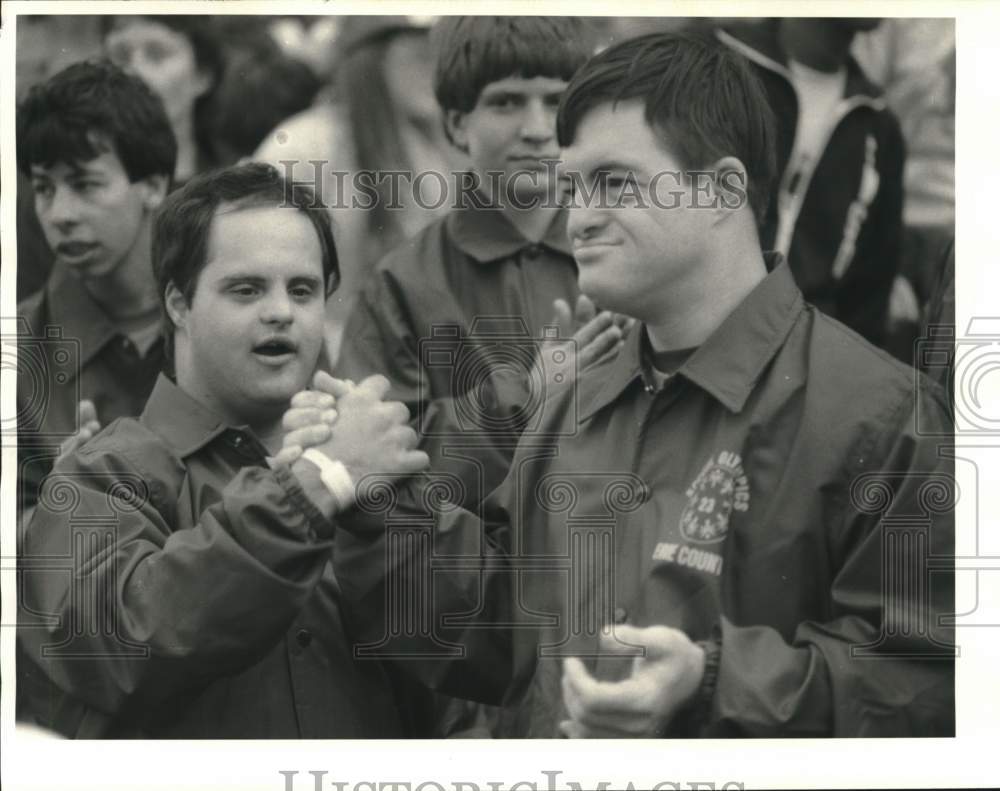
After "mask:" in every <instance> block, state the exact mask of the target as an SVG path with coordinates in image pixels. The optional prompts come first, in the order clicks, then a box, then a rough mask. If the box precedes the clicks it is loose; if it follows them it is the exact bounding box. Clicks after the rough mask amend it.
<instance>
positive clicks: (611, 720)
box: [559, 625, 705, 739]
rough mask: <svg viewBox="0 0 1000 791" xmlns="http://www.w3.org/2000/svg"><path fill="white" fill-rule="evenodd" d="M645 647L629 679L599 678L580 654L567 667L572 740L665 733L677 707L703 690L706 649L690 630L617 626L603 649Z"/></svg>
mask: <svg viewBox="0 0 1000 791" xmlns="http://www.w3.org/2000/svg"><path fill="white" fill-rule="evenodd" d="M622 643H630V644H633V645H640V646H642V647H643V648H645V656H639V657H636V658H635V660H634V661H633V664H632V675H631V676H629V678H627V679H625V680H624V681H617V682H614V681H598V680H597V679H595V678H594V677H593V676H591V675H590V673H588V672H587V668H586V667H585V666H584V664H583V662H581V661H580V660H579V659H577V658H576V657H570V658H568V659H566V661H565V663H564V665H563V679H562V692H563V701H564V703H565V704H566V710H567V711H568V712H569V716H570V719H568V720H564V721H563V722H562V723H560V725H559V728H560V730H561V731H562V733H563V735H565V736H569V737H570V738H604V739H613V738H642V737H655V736H659V735H662V733H663V731H664V729H665V728H666V726H667V725H669V723H670V721H671V720H672V719H673V717H674V715H675V714H676V713H677V711H678V710H679V709H680V708H681V707H682V706H684V704H686V703H687V702H688V701H689V700H690V699H691V698H692V697H693V696H694V695H695V693H697V691H698V688H699V686H700V685H701V679H702V676H703V675H704V673H705V651H704V649H702V648H701V646H699V645H697V644H696V643H693V642H692V641H691V640H690V638H688V636H687V635H686V634H684V632H682V631H680V630H678V629H671V628H669V627H666V626H650V627H646V628H639V627H635V626H627V625H620V626H615V628H614V635H613V636H612V635H607V636H605V635H603V634H602V635H601V648H602V649H604V650H608V651H609V652H616V653H620V652H621V648H622V646H621V644H622Z"/></svg>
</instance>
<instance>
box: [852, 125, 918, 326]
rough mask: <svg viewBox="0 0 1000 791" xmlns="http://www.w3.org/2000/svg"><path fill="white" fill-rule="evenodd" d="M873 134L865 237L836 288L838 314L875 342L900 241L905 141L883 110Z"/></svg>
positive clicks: (884, 316) (896, 267) (897, 261)
mask: <svg viewBox="0 0 1000 791" xmlns="http://www.w3.org/2000/svg"><path fill="white" fill-rule="evenodd" d="M882 122H883V123H882V134H881V135H880V139H879V140H878V153H877V155H876V169H877V171H878V174H879V188H878V192H877V193H876V196H875V199H874V201H873V202H872V205H871V206H870V207H869V210H868V218H867V220H866V221H865V223H864V230H863V231H862V233H863V235H864V237H865V241H864V243H863V245H861V246H859V249H858V252H857V260H855V261H854V262H853V263H852V264H851V266H850V268H849V270H848V274H847V275H846V276H845V279H844V282H843V283H842V287H841V288H840V289H839V290H838V294H837V302H838V306H837V315H838V317H839V318H840V319H841V320H842V321H843V322H844V323H845V324H847V325H848V326H849V327H851V328H852V329H854V330H856V331H857V332H859V333H861V334H862V335H864V336H865V338H867V339H868V340H869V341H871V342H872V343H874V344H880V343H881V342H882V340H883V338H884V336H885V329H886V327H885V325H886V321H887V319H888V317H889V294H890V292H891V291H892V284H893V282H894V281H895V279H896V275H897V274H899V272H900V266H901V256H902V244H903V166H904V162H905V159H906V145H905V143H904V141H903V134H902V132H901V131H900V127H899V122H898V121H897V120H896V117H895V116H894V115H892V113H890V112H888V111H886V112H884V113H883V118H882Z"/></svg>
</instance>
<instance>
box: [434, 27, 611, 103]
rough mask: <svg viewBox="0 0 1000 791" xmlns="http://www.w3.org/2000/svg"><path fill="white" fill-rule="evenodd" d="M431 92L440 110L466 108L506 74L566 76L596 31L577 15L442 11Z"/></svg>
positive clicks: (579, 63) (585, 53) (590, 47)
mask: <svg viewBox="0 0 1000 791" xmlns="http://www.w3.org/2000/svg"><path fill="white" fill-rule="evenodd" d="M432 35H433V40H434V47H435V51H436V64H435V69H434V94H435V96H436V97H437V100H438V104H439V105H441V109H442V110H458V111H460V112H465V113H467V112H469V111H471V110H472V109H473V108H474V107H475V106H476V103H477V102H478V101H479V95H480V94H481V93H482V90H483V88H485V87H486V86H487V85H489V84H490V83H491V82H497V81H498V80H503V79H506V78H507V77H513V76H517V77H524V78H526V79H531V78H532V77H552V78H557V79H562V80H569V79H570V77H572V76H573V74H574V72H576V70H577V69H579V68H580V66H582V65H583V63H584V61H586V60H587V58H588V57H589V56H590V54H591V53H592V52H593V50H594V42H595V39H596V36H595V35H594V33H593V31H591V30H590V28H588V27H587V25H586V23H584V22H583V21H582V20H580V19H579V18H576V17H552V16H453V17H442V18H441V19H440V20H439V21H438V22H437V24H436V25H435V26H434V30H433V33H432Z"/></svg>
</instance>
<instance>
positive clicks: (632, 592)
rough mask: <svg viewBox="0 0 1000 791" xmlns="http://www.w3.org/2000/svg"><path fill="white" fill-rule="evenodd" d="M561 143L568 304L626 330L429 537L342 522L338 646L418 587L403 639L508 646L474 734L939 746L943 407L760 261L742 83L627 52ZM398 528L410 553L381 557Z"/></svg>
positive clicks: (592, 90) (762, 113)
mask: <svg viewBox="0 0 1000 791" xmlns="http://www.w3.org/2000/svg"><path fill="white" fill-rule="evenodd" d="M558 127H559V130H560V143H561V144H562V145H563V159H564V164H565V167H566V169H567V171H569V172H572V173H575V174H577V186H578V188H579V189H578V191H577V193H576V194H575V195H574V198H573V200H572V203H571V205H570V208H569V219H568V224H567V230H568V233H569V237H570V240H571V241H572V244H573V251H574V255H575V257H576V261H577V264H578V265H579V270H580V273H579V278H580V288H581V289H582V290H583V291H584V292H585V293H586V294H588V295H589V296H590V297H591V298H593V299H594V300H595V301H597V302H598V303H599V304H601V305H603V306H606V307H608V308H609V309H612V310H617V311H621V312H624V313H627V314H628V315H632V316H635V317H636V318H637V319H639V321H641V325H640V326H639V327H637V328H636V330H635V331H633V332H632V333H631V334H630V336H629V338H628V339H627V341H626V344H625V346H624V348H623V349H622V350H621V351H620V352H619V353H618V355H617V356H616V357H613V358H610V359H608V360H606V361H603V362H602V363H600V364H598V365H595V366H593V367H592V368H590V369H588V370H586V371H584V372H583V374H582V376H581V378H580V379H579V380H578V381H577V383H576V387H575V388H567V389H566V390H564V391H561V392H559V393H558V394H556V395H555V396H554V397H553V398H552V399H550V401H549V402H548V403H547V404H546V409H545V412H544V417H543V418H542V421H541V425H540V426H539V427H538V428H537V431H536V436H535V440H536V441H533V442H531V443H528V444H522V445H521V446H520V447H519V448H518V451H517V453H516V454H515V457H514V460H513V463H512V465H511V473H510V475H509V476H508V478H507V479H506V481H505V482H504V484H503V485H502V486H501V487H500V488H499V489H498V490H497V491H496V492H494V493H493V494H492V495H491V496H490V497H489V498H488V500H487V502H486V503H485V504H484V506H483V509H482V515H483V517H482V518H480V517H479V515H478V514H477V515H472V514H470V513H468V512H465V511H462V510H460V509H454V508H442V509H437V512H436V513H434V514H433V515H432V517H431V519H430V520H428V517H427V513H426V511H427V506H426V503H427V498H426V497H424V498H421V497H420V493H419V491H413V490H408V491H404V492H402V493H401V496H400V498H399V501H398V502H393V503H392V520H391V522H388V523H387V524H386V525H385V526H383V525H374V524H372V523H371V520H367V521H361V520H352V519H350V518H345V519H343V520H342V521H341V523H340V528H341V529H340V530H339V531H338V536H337V551H336V567H337V570H338V574H339V575H340V578H341V581H342V584H343V586H344V589H345V591H347V592H348V597H349V599H350V600H351V602H352V607H351V611H352V617H353V618H355V619H356V622H357V624H359V628H360V629H361V631H362V634H363V635H364V634H365V630H367V629H370V630H371V635H370V637H372V638H375V639H377V638H379V637H381V636H383V635H386V634H389V635H392V634H394V633H393V632H392V631H391V627H392V625H393V624H394V620H393V618H394V617H395V614H394V613H393V611H392V610H391V609H388V608H386V607H385V604H384V603H385V602H386V601H390V599H386V598H384V597H385V595H387V594H388V593H390V592H393V591H399V590H414V591H416V590H420V587H419V585H420V584H421V583H420V581H421V580H422V579H425V578H426V577H428V575H431V574H433V579H434V582H435V585H436V588H435V591H436V592H442V591H443V592H446V593H447V595H444V594H442V595H439V596H438V598H437V599H436V600H435V601H434V606H433V608H432V609H431V610H430V612H429V613H428V614H427V615H426V617H427V621H428V622H429V623H432V624H438V623H451V624H455V623H464V624H466V625H467V627H468V628H470V629H472V628H478V629H480V630H483V631H485V632H487V633H490V634H491V635H492V636H493V638H494V639H495V640H498V641H499V639H500V637H501V636H502V635H503V634H505V633H506V634H507V636H508V638H509V639H510V640H511V641H512V644H513V668H514V678H513V682H512V684H511V685H510V686H509V688H508V691H507V706H506V707H505V712H504V717H503V719H502V721H501V727H500V729H499V731H498V732H499V734H500V735H508V736H533V737H542V738H551V737H553V736H555V735H558V734H560V733H561V734H562V735H565V736H571V737H611V736H618V737H623V736H624V737H652V736H702V737H723V736H743V737H778V736H786V737H787V736H917V735H919V736H949V735H954V727H955V725H954V723H955V710H954V647H953V645H952V641H951V639H950V633H951V630H950V629H949V628H948V627H947V626H946V625H945V624H944V623H943V619H945V618H947V616H948V614H949V613H952V612H953V611H954V610H953V598H954V592H953V585H954V581H953V578H952V577H953V575H952V574H951V573H949V571H948V569H946V568H944V566H943V565H942V566H941V567H940V568H935V567H932V566H930V565H929V564H930V563H931V562H933V561H931V560H929V559H931V558H942V559H947V558H949V557H951V556H952V554H953V552H954V521H953V511H952V508H953V504H954V489H953V487H954V478H953V475H952V471H951V467H952V464H951V461H950V460H949V458H950V457H949V441H948V440H947V439H946V436H947V434H948V432H949V430H950V426H951V423H950V419H949V416H948V413H947V408H946V402H945V400H944V398H943V394H942V392H941V391H940V389H939V388H937V387H936V386H935V385H934V384H933V383H931V382H928V381H925V382H923V383H922V386H921V387H920V388H914V386H913V375H914V374H913V371H912V370H910V369H908V368H907V367H905V366H903V365H901V364H899V363H897V362H895V361H893V360H892V359H891V358H889V357H888V355H886V354H884V353H882V352H880V351H879V350H877V349H876V348H874V347H873V346H871V345H869V344H868V343H867V342H866V341H864V340H863V339H862V338H860V337H859V336H858V335H857V334H855V333H853V332H851V331H850V330H849V329H847V328H846V327H844V326H843V325H841V324H840V323H838V322H837V321H835V320H834V319H831V318H829V317H828V316H826V315H824V314H823V313H821V312H820V311H818V310H817V309H816V308H814V307H812V306H810V305H808V304H807V303H806V302H805V301H804V300H803V297H802V293H801V291H800V290H799V289H798V288H797V286H796V285H795V282H794V280H793V278H792V275H791V272H790V271H789V267H788V265H787V264H785V263H784V262H783V261H782V259H781V256H780V255H776V254H773V253H765V252H764V251H763V250H762V249H761V245H760V239H759V236H758V229H757V221H756V216H755V215H756V211H757V210H759V209H761V208H762V201H761V199H759V198H758V197H756V196H757V195H759V194H760V188H763V187H764V186H765V185H766V184H767V183H768V181H769V179H770V172H769V164H768V162H769V158H768V156H767V151H768V149H769V147H770V145H771V142H770V138H771V136H772V134H773V132H772V127H773V122H772V120H771V119H770V115H769V110H768V105H767V99H766V96H765V94H764V92H763V90H762V88H761V85H760V81H759V79H758V78H757V77H756V76H755V75H754V74H753V72H752V70H751V67H750V65H749V64H748V63H747V62H746V61H745V60H744V59H743V58H742V57H740V56H738V55H737V54H735V53H734V52H732V51H731V50H729V49H727V48H725V47H723V46H722V45H721V44H719V43H718V42H717V41H715V40H714V39H713V38H712V37H710V36H709V37H706V36H699V35H694V34H654V35H649V36H644V37H639V38H636V39H633V40H629V41H626V42H623V43H621V44H618V45H615V46H612V47H610V48H609V49H607V50H605V51H603V52H602V53H600V54H599V55H596V56H595V57H594V58H593V59H591V60H590V61H589V62H588V63H587V64H586V65H585V66H583V68H581V70H580V71H579V72H578V73H577V74H576V75H575V76H574V78H573V79H572V80H571V81H570V84H569V86H568V87H567V89H566V92H565V94H564V97H563V103H562V107H561V110H560V114H559V124H558ZM692 137H694V138H695V139H691V138H692ZM743 157H747V158H749V157H762V158H761V159H760V160H758V161H749V162H744V161H743V159H742V158H743ZM662 174H667V176H666V177H664V178H659V177H660V176H661V175H662ZM598 184H603V185H604V187H605V188H606V191H607V194H608V197H609V201H608V202H603V201H594V200H589V199H588V198H587V197H586V195H584V194H583V193H584V191H586V192H587V193H591V192H592V191H593V190H594V189H595V188H596V186H597V185H598ZM733 185H746V192H745V193H741V192H740V191H739V190H736V189H734V188H733ZM765 194H766V190H765ZM755 203H756V204H757V205H755ZM859 394H860V395H859ZM917 416H919V420H920V424H919V425H917V422H916V420H917ZM286 419H288V420H291V419H292V417H291V416H290V417H289V418H286ZM936 436H940V437H942V441H941V443H940V444H939V442H938V441H936V439H935V437H936ZM540 437H545V438H548V441H547V443H539V442H538V441H537V440H538V438H540ZM299 439H301V437H300V436H294V435H290V436H289V438H288V440H289V442H293V443H294V442H297V441H298V440H299ZM431 481H432V484H431V485H433V477H432V478H431ZM439 483H440V482H439ZM408 514H412V517H413V519H412V521H410V522H409V523H408V521H407V515H408ZM908 520H915V521H908ZM428 521H430V522H432V523H433V526H432V527H429V526H427V524H428ZM401 526H405V528H402V529H403V535H405V530H406V529H409V530H414V529H421V530H424V529H426V530H428V531H429V533H430V535H429V538H428V540H429V541H430V543H431V546H432V547H433V552H432V553H430V559H424V560H422V561H421V560H419V559H415V558H414V556H412V555H406V554H403V555H401V554H400V553H398V552H397V553H389V552H388V551H387V545H388V547H394V546H399V544H398V542H399V541H400V540H401V539H402V535H400V532H399V531H400V530H401ZM455 558H461V560H462V566H461V567H459V566H458V564H455V565H454V566H447V563H448V561H450V560H451V559H455ZM932 569H933V572H934V573H933V574H932V573H931V571H932ZM903 570H905V571H903ZM897 573H901V574H907V575H908V574H911V573H912V574H914V575H917V576H916V577H915V579H918V580H920V581H919V582H917V583H916V584H915V585H914V586H912V587H909V586H908V585H907V583H904V582H903V581H902V579H900V578H897V577H896V576H895V575H896V574H897ZM906 579H907V580H909V579H911V578H910V577H908V576H907V577H906ZM387 586H391V587H387ZM511 610H513V614H511V612H510V611H511ZM904 613H906V614H907V615H903V614H904ZM907 617H912V618H914V619H915V620H913V621H906V622H905V623H906V625H905V626H904V622H903V621H902V620H900V619H902V618H907ZM918 624H919V625H918ZM511 626H513V627H515V628H513V629H511ZM387 630H388V631H387ZM406 636H407V637H408V638H409V637H411V635H409V634H407V635H406ZM434 638H435V635H433V634H431V635H429V636H427V637H426V638H425V643H426V648H427V649H428V650H430V649H432V648H433V646H434V644H435V641H434ZM393 647H394V646H393V645H392V644H391V643H390V645H389V646H388V650H391V649H392V648H393ZM399 647H400V648H402V647H403V645H402V643H400V644H399ZM405 647H407V648H409V650H411V651H413V652H415V653H419V650H418V649H421V648H424V643H415V644H407V645H406V646H405ZM501 655H502V654H501ZM427 683H431V684H434V683H438V684H439V686H440V679H439V678H428V679H427Z"/></svg>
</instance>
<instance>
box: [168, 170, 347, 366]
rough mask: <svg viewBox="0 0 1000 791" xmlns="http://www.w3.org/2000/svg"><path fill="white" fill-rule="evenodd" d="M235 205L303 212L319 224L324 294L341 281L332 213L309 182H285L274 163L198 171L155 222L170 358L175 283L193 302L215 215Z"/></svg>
mask: <svg viewBox="0 0 1000 791" xmlns="http://www.w3.org/2000/svg"><path fill="white" fill-rule="evenodd" d="M224 204H225V205H229V206H232V207H234V208H239V209H248V208H262V207H271V208H282V209H291V210H295V211H300V212H302V213H303V214H305V215H306V217H307V218H308V219H309V221H310V222H311V223H312V225H313V228H315V229H316V234H317V236H318V237H319V245H320V251H321V254H322V259H323V280H324V282H325V286H326V288H325V293H326V295H327V296H329V295H330V294H331V293H333V291H334V290H335V289H336V288H337V286H338V285H339V282H340V267H339V262H338V260H337V247H336V245H335V244H334V241H333V229H332V227H331V222H330V214H329V213H328V212H327V210H326V209H325V208H324V207H323V206H322V204H319V203H318V202H317V201H316V196H315V195H314V193H313V191H312V189H311V188H310V187H308V186H306V185H305V184H301V183H297V182H292V181H286V180H285V179H284V177H282V175H281V174H280V173H279V172H278V170H277V169H276V168H274V167H272V166H271V165H265V164H262V163H257V162H251V163H248V164H245V165H234V166H233V167H229V168H224V169H221V170H210V171H207V172H205V173H202V174H200V175H197V176H195V177H194V178H193V179H191V180H190V181H189V182H187V183H186V184H185V185H184V186H183V187H181V188H180V189H178V190H177V191H176V192H174V193H172V194H171V195H170V196H168V197H167V199H166V201H164V203H163V205H162V206H161V207H160V210H159V211H158V212H157V214H156V218H155V219H154V222H153V274H154V276H155V277H156V286H157V288H158V289H159V294H160V304H161V307H162V309H163V337H164V341H165V349H166V352H167V358H168V359H172V358H173V337H174V325H173V322H171V320H170V317H169V315H168V314H167V310H166V294H167V286H169V285H170V284H171V283H173V285H174V286H175V287H176V288H177V289H178V290H179V291H180V292H181V293H182V294H183V295H184V299H185V300H186V301H187V302H188V304H190V302H191V299H192V298H193V297H194V292H195V288H196V286H197V284H198V276H199V275H200V274H201V271H202V270H203V269H204V268H205V264H206V263H207V255H208V238H209V234H210V232H211V228H212V220H213V219H214V218H215V215H216V212H217V210H218V209H219V207H220V206H222V205H224Z"/></svg>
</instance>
